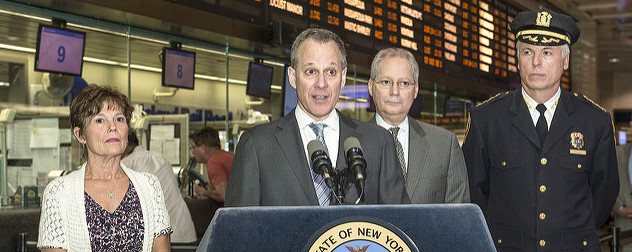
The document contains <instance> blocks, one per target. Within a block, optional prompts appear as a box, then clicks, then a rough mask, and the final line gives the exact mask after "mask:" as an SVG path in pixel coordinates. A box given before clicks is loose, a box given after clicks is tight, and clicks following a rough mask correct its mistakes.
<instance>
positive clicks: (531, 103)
mask: <svg viewBox="0 0 632 252" xmlns="http://www.w3.org/2000/svg"><path fill="white" fill-rule="evenodd" d="M521 90H522V97H523V98H524V101H525V102H526V103H527V108H528V109H529V114H531V120H533V125H534V126H535V125H536V124H538V118H540V111H538V110H537V109H536V108H535V107H536V106H538V103H537V102H536V101H535V100H534V99H533V98H531V97H530V96H529V95H528V94H527V92H525V91H524V88H521ZM561 93H562V92H561V91H560V89H559V88H558V89H557V92H556V93H555V95H553V97H551V99H549V100H548V101H546V102H545V103H544V106H545V107H546V111H545V112H544V118H546V126H547V127H548V128H547V129H551V121H553V115H555V109H556V108H557V102H558V101H559V99H560V94H561Z"/></svg>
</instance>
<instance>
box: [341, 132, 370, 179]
mask: <svg viewBox="0 0 632 252" xmlns="http://www.w3.org/2000/svg"><path fill="white" fill-rule="evenodd" d="M344 147H345V157H346V158H347V167H349V168H350V169H351V171H352V174H354V175H355V177H356V180H357V181H358V185H359V186H360V189H362V190H364V172H365V170H366V159H365V158H364V154H363V153H362V147H360V141H359V140H358V139H357V138H355V137H348V138H347V139H345V142H344Z"/></svg>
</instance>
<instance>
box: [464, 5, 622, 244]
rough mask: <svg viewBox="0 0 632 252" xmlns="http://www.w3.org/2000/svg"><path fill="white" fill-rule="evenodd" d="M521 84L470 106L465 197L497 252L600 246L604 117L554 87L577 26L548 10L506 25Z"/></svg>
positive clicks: (612, 181) (607, 173)
mask: <svg viewBox="0 0 632 252" xmlns="http://www.w3.org/2000/svg"><path fill="white" fill-rule="evenodd" d="M511 30H512V32H513V33H514V34H515V35H516V38H517V40H518V42H517V44H516V50H517V56H518V69H519V71H520V79H521V88H520V89H516V90H514V91H511V92H506V93H503V94H499V95H497V96H495V97H493V98H491V99H490V100H488V101H487V102H484V103H482V104H480V105H478V106H477V107H476V108H475V109H473V110H472V111H471V112H470V121H469V124H468V130H467V132H466V139H465V143H464V145H463V153H464V155H465V160H466V165H467V169H468V176H469V182H470V193H471V200H472V202H473V203H476V204H478V205H479V206H480V207H481V209H482V211H483V213H484V215H485V217H486V219H487V223H488V226H489V229H490V232H491V234H492V238H493V240H494V243H495V244H496V248H497V249H498V251H563V250H572V251H601V246H600V244H599V239H598V235H597V229H598V228H599V226H601V225H602V224H604V222H606V220H607V219H608V215H609V213H610V210H611V209H612V207H613V205H614V202H615V199H616V197H617V193H618V190H619V179H618V175H617V159H616V155H615V145H614V136H613V126H612V121H611V119H610V115H609V114H608V113H607V112H606V111H605V110H604V109H603V108H601V107H600V106H598V105H597V104H595V103H593V102H592V101H591V100H589V99H588V98H587V97H585V96H583V95H581V94H577V93H569V92H567V91H566V90H564V89H561V88H560V79H561V76H562V72H563V71H564V70H566V69H568V65H569V54H570V45H572V44H573V43H575V42H576V41H577V39H578V38H579V33H580V31H579V28H578V27H577V24H576V23H575V22H574V21H573V19H572V18H571V17H569V16H566V15H562V14H559V13H555V12H553V11H550V10H540V11H528V12H521V13H519V14H518V15H517V16H516V18H515V19H514V20H513V22H512V23H511Z"/></svg>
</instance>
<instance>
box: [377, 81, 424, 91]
mask: <svg viewBox="0 0 632 252" xmlns="http://www.w3.org/2000/svg"><path fill="white" fill-rule="evenodd" d="M375 83H377V86H378V87H381V88H390V87H391V86H393V83H397V86H398V87H399V88H400V89H406V90H408V89H412V88H413V87H414V86H415V83H412V82H409V81H398V82H394V81H390V80H381V81H376V82H375Z"/></svg>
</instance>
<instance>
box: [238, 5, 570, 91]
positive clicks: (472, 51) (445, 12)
mask: <svg viewBox="0 0 632 252" xmlns="http://www.w3.org/2000/svg"><path fill="white" fill-rule="evenodd" d="M241 1H242V3H246V4H248V5H251V6H253V7H261V9H263V10H267V11H269V12H270V13H271V14H270V16H271V17H272V19H273V20H275V21H276V20H279V21H284V22H291V23H297V28H298V30H299V31H300V30H302V29H305V28H306V27H308V26H319V27H323V28H326V29H329V30H332V31H334V32H336V33H337V34H339V35H340V36H341V37H342V38H343V40H345V42H346V43H349V44H351V45H352V47H354V48H356V49H357V48H361V49H368V50H373V51H369V53H376V52H377V51H378V50H379V49H382V48H385V47H393V46H396V47H402V48H406V49H408V50H410V51H411V52H413V54H414V55H415V56H416V57H417V59H418V62H419V64H421V67H422V68H423V69H431V70H434V71H439V72H443V73H446V74H449V75H453V76H457V77H464V78H469V79H470V80H474V81H478V82H488V81H491V82H494V83H501V85H503V86H502V88H515V87H517V86H519V83H520V81H519V76H518V67H517V64H518V62H517V59H516V40H515V37H514V35H513V33H511V31H510V28H509V24H510V23H511V21H512V20H513V17H515V16H516V15H517V14H518V11H519V10H518V9H517V8H515V7H513V6H511V5H509V4H507V3H506V2H505V1H501V0H241ZM299 24H303V25H299ZM422 78H423V76H422ZM569 83H570V74H568V72H566V73H565V75H564V77H563V78H562V86H563V87H564V88H567V89H568V88H569V86H570V85H569ZM499 87H501V86H499Z"/></svg>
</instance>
